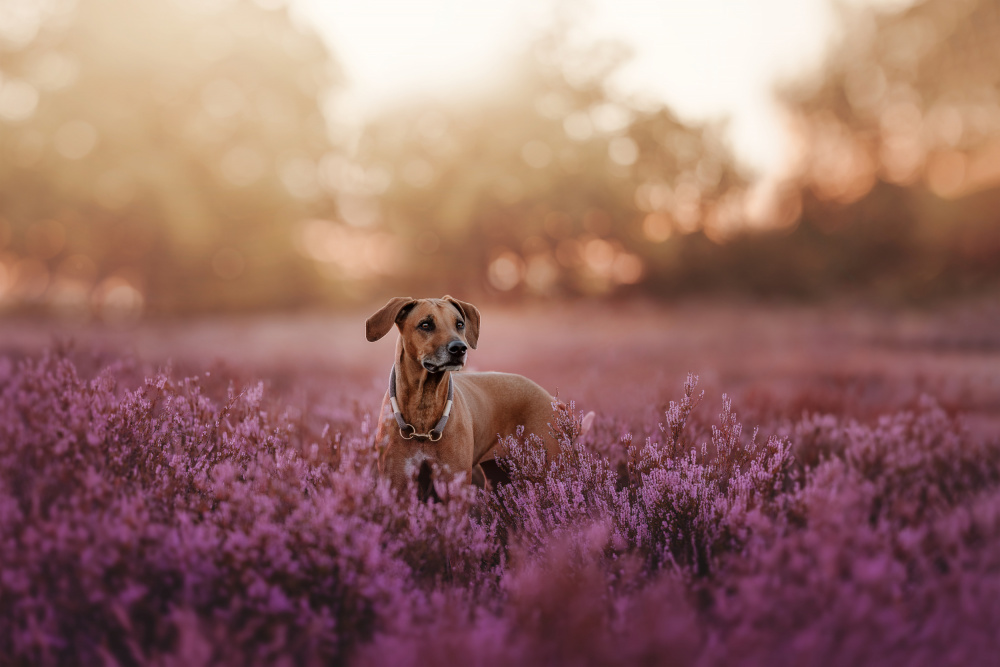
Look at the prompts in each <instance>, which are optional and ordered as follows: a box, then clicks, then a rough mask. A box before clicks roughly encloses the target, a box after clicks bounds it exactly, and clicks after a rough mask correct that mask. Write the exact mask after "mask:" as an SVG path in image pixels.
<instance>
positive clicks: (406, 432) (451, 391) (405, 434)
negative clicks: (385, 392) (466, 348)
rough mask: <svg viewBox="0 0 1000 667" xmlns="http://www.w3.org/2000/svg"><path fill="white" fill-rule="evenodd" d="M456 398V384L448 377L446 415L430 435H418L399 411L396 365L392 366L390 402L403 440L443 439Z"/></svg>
mask: <svg viewBox="0 0 1000 667" xmlns="http://www.w3.org/2000/svg"><path fill="white" fill-rule="evenodd" d="M454 396H455V382H454V380H453V379H452V377H451V376H450V375H449V376H448V402H447V403H445V404H444V414H442V415H441V419H439V420H438V423H437V424H436V425H435V426H434V428H432V429H431V430H430V432H429V433H417V429H415V428H414V427H413V425H412V424H407V423H406V420H405V419H403V413H402V412H400V411H399V403H397V402H396V364H393V365H392V370H391V371H389V402H390V403H392V414H393V416H394V417H395V418H396V424H397V425H398V426H399V435H400V437H402V438H403V440H414V439H416V440H430V441H431V442H437V441H438V440H440V439H441V435H442V434H443V433H444V426H445V424H447V423H448V415H449V414H451V406H452V403H453V398H454Z"/></svg>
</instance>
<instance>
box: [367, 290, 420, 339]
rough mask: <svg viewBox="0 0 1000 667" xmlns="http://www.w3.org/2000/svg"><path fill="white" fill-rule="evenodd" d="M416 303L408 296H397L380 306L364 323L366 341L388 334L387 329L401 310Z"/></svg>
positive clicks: (394, 321)
mask: <svg viewBox="0 0 1000 667" xmlns="http://www.w3.org/2000/svg"><path fill="white" fill-rule="evenodd" d="M416 302H417V301H416V299H414V298H413V297H410V296H397V297H394V298H392V299H389V303H387V304H385V305H384V306H382V308H381V309H379V311H378V312H377V313H375V314H374V315H372V316H371V317H369V318H368V321H367V322H365V335H366V336H367V337H368V340H369V341H372V342H374V341H377V340H378V339H379V338H381V337H382V336H384V335H386V334H387V333H389V329H391V328H392V325H394V324H395V323H396V320H397V319H398V318H399V316H400V314H401V313H402V312H403V309H404V308H406V307H407V306H412V305H413V304H415V303H416Z"/></svg>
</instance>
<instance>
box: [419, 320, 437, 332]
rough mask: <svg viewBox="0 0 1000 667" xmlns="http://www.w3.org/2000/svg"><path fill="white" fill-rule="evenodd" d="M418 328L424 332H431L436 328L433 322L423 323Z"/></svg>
mask: <svg viewBox="0 0 1000 667" xmlns="http://www.w3.org/2000/svg"><path fill="white" fill-rule="evenodd" d="M418 326H419V328H421V329H423V330H424V331H430V330H431V329H433V328H434V324H433V322H421V323H420V324H419V325H418Z"/></svg>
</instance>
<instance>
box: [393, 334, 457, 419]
mask: <svg viewBox="0 0 1000 667" xmlns="http://www.w3.org/2000/svg"><path fill="white" fill-rule="evenodd" d="M450 376H451V371H443V372H441V373H431V372H428V370H427V369H426V368H424V367H423V366H422V365H421V364H420V362H419V361H417V360H416V359H414V358H413V357H411V356H409V355H408V354H406V351H405V350H404V349H403V346H402V343H399V344H397V345H396V401H397V402H398V403H399V410H400V412H402V413H403V418H404V419H405V420H406V422H407V423H408V424H412V425H413V428H414V429H416V431H417V432H418V433H428V432H430V430H431V429H432V428H434V426H435V425H436V424H437V422H438V420H439V419H440V418H441V413H442V412H443V411H444V407H445V403H447V402H448V379H449V377H450Z"/></svg>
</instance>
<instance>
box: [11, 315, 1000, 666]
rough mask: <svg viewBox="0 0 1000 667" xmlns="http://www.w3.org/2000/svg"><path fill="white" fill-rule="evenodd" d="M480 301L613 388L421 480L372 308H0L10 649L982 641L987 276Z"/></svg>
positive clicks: (243, 658)
mask: <svg viewBox="0 0 1000 667" xmlns="http://www.w3.org/2000/svg"><path fill="white" fill-rule="evenodd" d="M372 309H374V307H373V308H372ZM482 310H483V329H482V337H481V339H480V345H479V349H478V350H476V351H475V352H474V353H473V355H472V358H471V366H472V368H476V369H483V370H506V371H513V372H520V373H524V374H527V375H529V376H531V377H532V378H534V379H536V380H537V381H539V382H540V383H541V384H543V385H544V386H545V387H546V388H548V389H549V390H551V391H557V390H558V393H559V396H560V397H561V398H562V399H564V400H567V401H569V400H572V401H575V402H576V407H577V409H578V411H589V410H594V411H595V412H596V414H597V416H596V419H595V422H594V427H593V429H592V430H591V432H589V433H587V434H586V435H585V436H583V437H579V436H578V430H577V429H578V425H577V424H576V423H574V422H573V421H571V420H567V421H565V422H560V423H555V424H553V428H554V429H555V430H556V431H557V432H558V433H559V434H560V435H561V439H562V441H563V454H562V456H561V457H560V458H559V459H558V460H557V461H555V462H553V464H552V465H550V466H547V465H545V463H544V459H543V458H542V457H540V456H539V453H540V450H539V449H538V448H537V447H536V446H535V445H534V443H533V442H532V441H531V440H530V439H528V440H526V441H524V440H520V441H519V440H511V441H508V442H507V443H506V444H507V446H508V449H509V451H510V456H509V458H508V459H506V462H505V465H506V466H507V467H508V469H509V471H510V473H511V477H512V481H511V483H510V484H509V485H506V486H503V487H501V488H500V489H499V490H498V491H496V492H495V493H493V494H484V493H482V492H480V491H478V490H476V489H474V488H472V487H469V486H468V485H464V484H455V485H453V486H452V487H451V488H449V489H447V490H446V492H445V493H444V494H443V495H444V496H445V500H444V501H443V502H441V503H432V504H424V503H420V502H418V501H416V500H415V498H413V497H411V496H405V495H404V496H396V495H393V494H392V493H391V492H390V491H389V490H388V488H387V487H386V486H385V484H384V483H383V482H381V481H380V480H379V479H378V477H377V473H376V471H375V469H374V467H373V452H372V431H373V429H372V416H373V412H374V411H375V410H376V409H377V407H378V404H379V402H380V400H381V396H382V393H383V392H384V390H385V384H386V381H387V375H388V370H389V365H390V363H391V357H392V346H393V343H394V340H393V339H394V336H388V337H386V338H385V339H383V340H382V341H379V342H378V343H374V344H372V343H367V342H365V340H364V336H363V333H362V331H363V326H362V324H363V321H364V319H365V317H366V316H367V315H368V314H369V312H368V311H367V310H365V309H358V310H357V311H353V312H344V313H340V314H335V315H333V314H305V315H303V314H297V315H288V316H278V315H270V316H267V317H252V318H251V317H248V318H246V319H243V320H238V319H232V318H229V319H212V318H205V319H201V320H172V321H170V320H168V321H159V322H158V321H153V320H150V321H144V322H142V323H140V324H137V325H134V326H132V327H130V328H115V327H109V326H105V325H100V326H98V325H79V324H77V325H73V326H70V325H69V324H66V325H59V324H54V323H52V322H51V321H47V322H40V321H33V320H26V319H21V320H7V321H3V322H0V563H2V565H0V567H2V575H0V655H2V656H3V660H2V662H3V663H4V664H14V665H29V664H30V665H54V664H60V665H63V664H87V665H90V664H106V665H138V664H153V665H179V664H183V665H185V666H186V667H193V666H195V665H210V664H211V665H216V664H234V665H245V664H331V663H333V664H355V665H375V664H393V665H423V664H457V663H461V664H473V665H506V664H538V665H542V664H573V665H589V664H593V665H605V664H657V665H660V664H678V665H733V664H740V665H743V664H746V665H756V664H761V665H764V664H767V665H781V664H796V665H798V664H809V665H867V664H906V665H935V666H936V665H946V664H948V665H979V664H982V665H986V664H995V661H996V655H997V652H998V651H1000V638H998V637H997V633H996V628H997V627H1000V437H998V434H1000V307H997V306H996V305H995V303H994V302H990V301H967V302H962V303H958V304H957V305H950V306H936V307H928V308H924V309H919V310H917V309H904V308H892V309H886V308H875V307H872V306H856V305H852V304H849V303H841V304H833V305H827V306H824V307H819V306H809V307H806V306H787V305H759V304H758V305H751V304H747V303H719V302H716V303H709V304H705V303H695V302H690V303H679V304H674V305H664V304H652V303H645V302H632V303H625V304H620V305H603V306H599V305H593V304H584V303H581V304H578V305H573V304H562V305H559V306H555V307H549V306H543V305H537V306H527V307H524V308H519V309H513V308H511V307H503V306H488V305H487V306H485V307H484V308H483V309H482Z"/></svg>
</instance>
